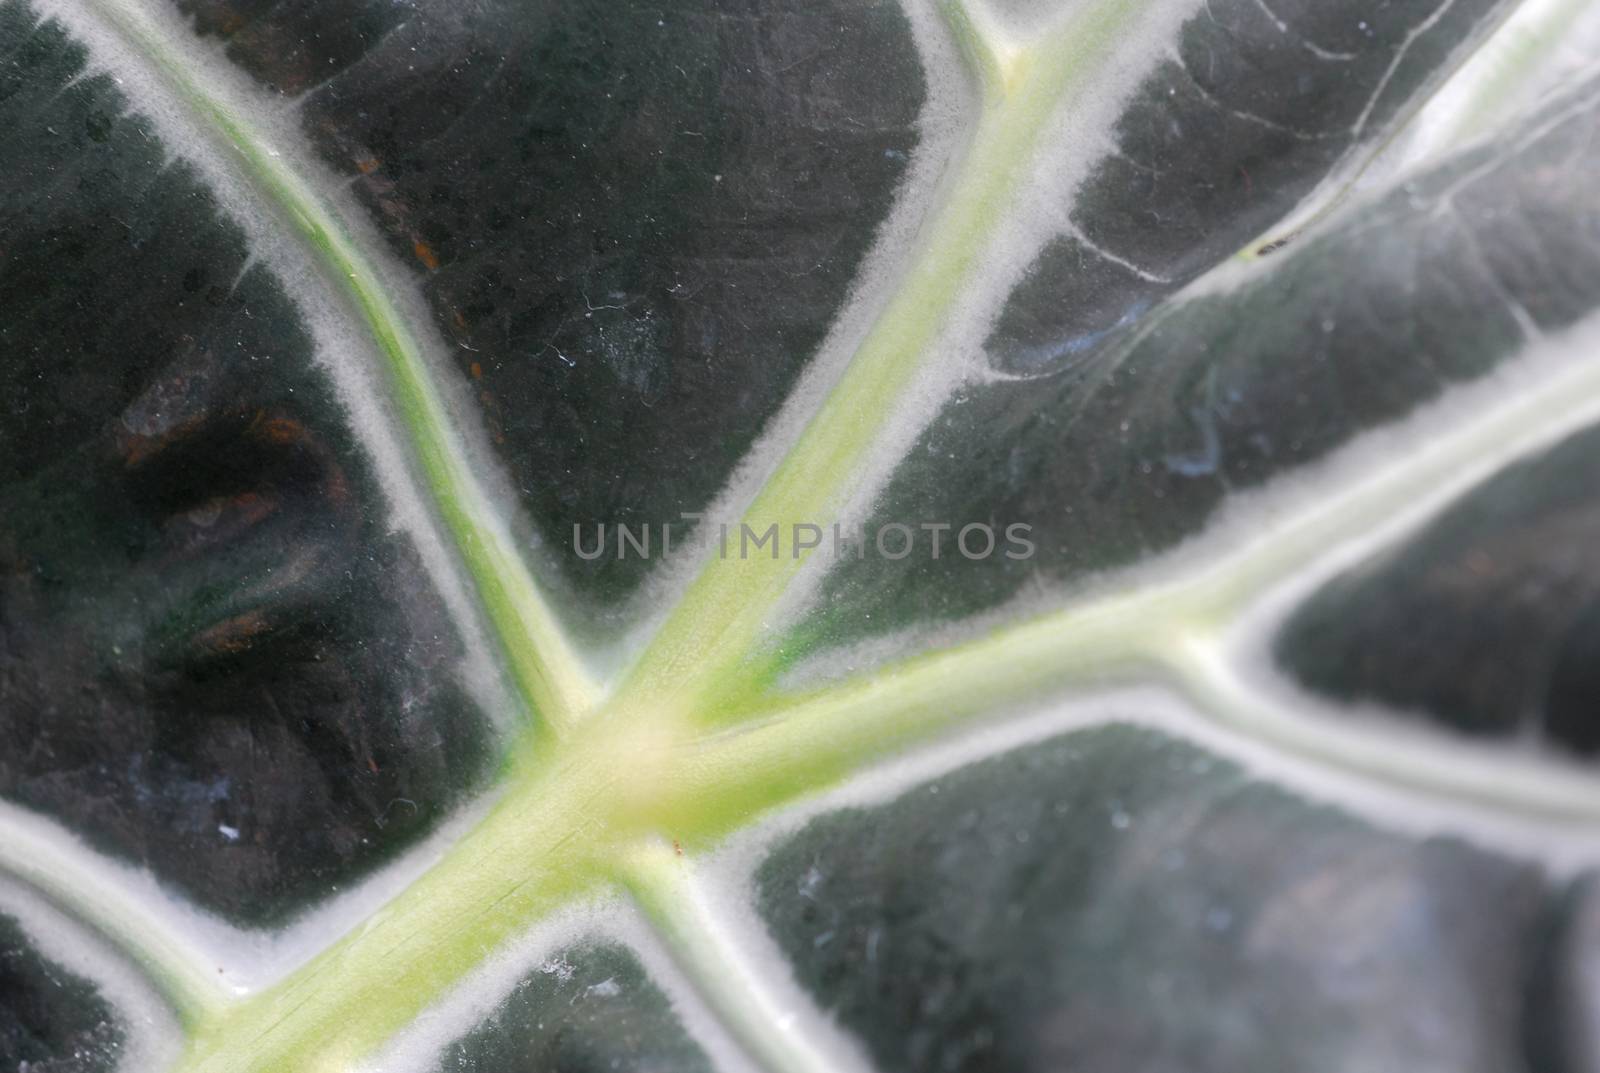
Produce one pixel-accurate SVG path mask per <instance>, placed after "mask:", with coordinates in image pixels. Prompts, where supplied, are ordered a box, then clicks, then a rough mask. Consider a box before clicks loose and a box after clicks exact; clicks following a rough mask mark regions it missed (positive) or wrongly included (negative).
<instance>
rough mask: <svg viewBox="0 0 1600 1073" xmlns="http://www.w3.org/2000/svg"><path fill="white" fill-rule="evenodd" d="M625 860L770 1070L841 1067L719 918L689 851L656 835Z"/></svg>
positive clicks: (678, 950) (685, 961)
mask: <svg viewBox="0 0 1600 1073" xmlns="http://www.w3.org/2000/svg"><path fill="white" fill-rule="evenodd" d="M619 864H620V867H619V871H620V872H621V873H622V878H623V882H624V883H625V884H626V886H627V889H628V892H629V893H630V894H631V895H632V896H633V898H634V901H636V902H637V903H638V904H639V906H640V907H641V908H642V909H643V910H644V911H645V913H646V915H647V916H648V917H649V919H650V922H651V924H652V925H653V926H654V927H655V930H656V931H657V932H658V933H659V934H660V935H661V936H662V937H663V938H664V939H665V940H666V944H667V948H668V950H669V951H670V952H671V954H672V957H673V959H674V960H675V961H676V962H677V964H678V967H679V968H680V969H681V970H682V971H683V972H684V973H685V975H687V976H688V977H689V979H690V980H691V981H692V982H693V983H694V985H695V986H696V987H697V988H698V989H699V991H700V994H701V997H702V998H703V999H704V1000H705V1002H706V1004H707V1005H709V1006H710V1007H711V1009H712V1010H713V1011H714V1012H715V1013H716V1014H717V1016H718V1018H719V1019H720V1020H721V1023H722V1024H723V1026H724V1027H725V1028H727V1029H728V1031H729V1033H730V1034H731V1035H732V1036H733V1037H734V1038H735V1039H736V1040H737V1041H738V1042H739V1044H740V1046H742V1047H743V1048H744V1050H745V1051H746V1052H747V1053H748V1054H749V1055H750V1056H751V1057H753V1058H754V1059H755V1060H756V1061H757V1062H758V1063H759V1064H760V1066H761V1068H762V1069H764V1070H767V1071H768V1073H838V1070H837V1069H836V1067H835V1066H834V1065H833V1063H832V1062H830V1060H829V1059H828V1057H827V1056H826V1055H824V1054H823V1053H821V1052H820V1051H819V1050H818V1048H817V1047H816V1046H815V1041H813V1040H811V1039H810V1038H808V1037H807V1035H806V1029H807V1027H808V1026H807V1025H806V1023H805V1022H804V1021H802V1020H800V1019H798V1018H794V1017H790V1016H786V1015H785V1012H784V1010H783V1008H782V1007H781V1006H780V1005H779V1000H778V999H776V998H775V997H774V995H773V994H772V992H771V991H770V989H769V987H768V984H767V982H766V981H764V980H762V979H761V976H760V973H759V972H758V971H757V970H756V969H755V968H754V967H753V966H751V965H750V964H749V963H748V961H747V958H746V954H745V952H744V951H741V950H740V949H739V948H738V945H737V943H736V942H735V940H734V937H733V936H732V935H730V934H728V933H727V931H726V927H725V925H726V922H725V921H721V920H718V919H716V917H715V914H714V913H713V911H712V907H711V906H709V905H707V904H706V903H705V901H704V899H703V898H702V897H701V895H700V894H699V893H698V892H697V891H696V890H695V889H694V881H693V876H692V874H691V871H690V864H689V860H688V859H687V858H685V857H682V856H679V855H678V854H677V853H676V852H674V851H673V849H672V848H671V847H670V846H667V845H666V844H664V843H662V842H659V841H650V842H645V843H642V844H641V845H639V846H637V847H635V848H634V849H632V850H631V851H630V852H628V853H626V854H624V855H622V859H621V861H620V862H619Z"/></svg>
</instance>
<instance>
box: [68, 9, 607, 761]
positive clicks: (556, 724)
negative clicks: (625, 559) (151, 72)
mask: <svg viewBox="0 0 1600 1073" xmlns="http://www.w3.org/2000/svg"><path fill="white" fill-rule="evenodd" d="M89 3H90V6H91V7H92V8H93V9H94V10H95V11H97V12H98V13H99V14H100V16H101V18H102V20H103V21H104V22H105V23H106V24H107V25H108V26H109V27H110V28H111V29H112V30H113V31H114V32H115V33H117V35H118V36H119V37H120V38H121V39H122V40H123V41H125V42H126V43H127V44H128V45H129V46H131V47H132V48H133V49H135V50H136V51H137V52H138V53H139V54H140V55H142V56H144V57H146V58H147V59H148V61H149V62H150V63H151V65H152V66H153V67H154V68H155V69H156V70H157V71H158V72H159V74H160V76H161V77H162V78H163V79H164V80H165V81H166V83H167V84H168V86H169V87H170V89H171V90H172V91H173V92H174V93H175V94H176V95H177V96H178V97H179V98H181V99H182V100H183V101H185V102H187V104H188V105H189V106H190V107H191V108H192V109H193V111H194V112H195V114H196V118H197V119H198V121H199V122H198V124H197V125H199V126H201V127H202V128H208V129H209V130H210V131H214V132H216V133H217V134H219V135H220V136H221V138H222V139H224V140H225V141H226V143H227V145H228V146H229V147H230V148H232V149H233V150H234V151H236V152H237V153H238V155H239V157H240V158H241V159H242V161H243V163H244V168H243V169H242V170H243V171H244V172H245V173H246V175H247V177H248V178H249V179H250V180H251V181H252V182H253V183H254V185H255V186H256V187H257V188H258V189H259V190H260V191H261V193H262V194H263V195H264V196H265V198H266V199H267V201H268V202H269V203H271V204H273V205H276V206H277V207H278V208H279V209H280V210H281V212H282V216H283V218H284V219H285V220H286V221H287V222H288V223H289V224H290V225H291V226H292V228H293V229H294V231H295V233H297V234H298V235H299V236H300V238H301V239H302V240H304V242H305V243H306V244H307V245H308V246H309V247H310V248H311V249H312V250H313V251H314V253H315V256H316V257H317V258H318V259H319V260H320V262H321V263H322V265H323V266H324V268H325V269H326V271H327V272H328V273H329V274H330V275H331V276H332V277H333V278H335V279H337V280H338V281H339V283H340V284H341V285H342V287H343V289H344V291H345V293H346V294H347V295H348V297H349V299H350V300H351V301H352V303H353V304H354V306H355V309H356V311H357V312H358V313H359V315H360V317H361V319H362V321H363V322H364V324H365V326H366V329H367V331H368V333H369V334H370V335H371V337H372V339H373V341H374V342H375V343H376V344H377V347H378V349H379V351H380V352H381V353H382V355H383V358H384V361H385V364H386V366H387V369H388V373H389V377H388V379H389V383H390V385H391V387H392V391H393V395H394V399H395V401H396V403H397V404H398V408H399V410H400V413H401V415H402V417H403V419H404V421H405V426H406V431H407V432H408V433H409V442H410V445H411V447H412V449H413V451H414V455H415V459H416V463H417V465H418V467H419V469H420V471H421V473H422V476H423V478H424V480H425V481H426V485H427V489H428V491H429V493H430V494H431V496H432V500H433V504H434V506H435V508H436V510H437V512H438V515H439V517H440V519H441V520H442V521H443V522H444V525H445V528H446V529H447V531H448V532H449V534H450V536H451V537H452V538H453V542H454V545H455V547H456V548H457V550H458V551H459V554H460V556H461V560H462V562H463V563H464V565H465V566H466V569H467V571H468V573H469V575H470V576H471V579H472V582H473V585H474V587H475V589H476V591H477V595H478V598H479V600H480V602H481V604H482V606H483V609H484V612H485V614H486V615H487V617H488V620H489V623H490V625H491V626H492V627H493V632H494V634H495V635H496V637H497V638H498V640H499V643H500V648H501V650H502V654H503V656H504V660H505V664H506V669H507V671H508V672H509V675H510V678H511V680H512V683H513V685H514V686H515V688H516V690H517V692H518V694H519V695H520V698H521V700H522V701H523V702H524V703H525V704H526V705H527V706H528V708H529V710H530V712H531V713H532V714H533V716H534V717H535V718H536V719H537V726H538V727H539V728H540V729H541V730H543V731H554V732H556V733H560V732H561V731H562V729H563V728H564V727H566V726H567V725H568V724H570V723H571V722H572V721H573V720H574V719H575V718H576V717H577V716H578V715H579V714H580V713H582V712H584V711H586V710H588V709H589V708H590V707H591V705H592V704H593V702H594V700H595V698H596V697H597V696H598V692H599V691H598V688H597V687H596V685H595V684H594V683H593V682H592V681H591V679H590V676H589V673H588V671H587V669H586V668H585V665H584V663H583V661H582V659H581V658H580V657H579V655H578V654H577V652H576V651H575V650H574V649H573V648H572V646H571V644H570V643H569V641H568V638H567V636H566V634H565V632H564V631H563V629H562V627H561V624H560V622H559V621H558V619H557V616H556V613H555V611H554V610H553V609H552V608H551V607H550V605H549V604H548V603H547V601H546V600H545V598H544V596H543V594H542V593H541V592H540V589H539V586H538V584H537V583H536V582H535V581H534V579H533V577H532V576H531V575H530V574H529V573H528V570H527V567H526V565H525V564H524V562H523V560H522V558H521V556H520V555H519V554H518V553H517V549H516V548H515V547H514V546H513V545H512V544H511V542H510V538H509V536H508V535H507V532H506V530H505V528H504V527H503V526H502V525H501V524H500V523H499V522H498V521H497V519H496V516H495V513H494V511H493V510H492V508H491V507H490V505H489V501H488V497H487V495H486V494H485V492H484V489H483V486H482V484H481V483H480V482H479V481H478V479H477V477H476V475H475V474H474V473H473V472H472V470H471V469H470V467H469V465H468V463H467V461H466V459H467V458H469V457H470V456H469V454H468V453H467V452H466V450H465V449H464V447H463V444H462V443H461V441H460V436H459V433H458V432H457V431H456V430H455V429H454V427H453V425H452V422H451V419H450V416H449V414H448V413H447V412H446V408H445V405H444V403H443V401H442V398H441V395H440V391H439V388H438V386H437V385H436V384H435V383H434V382H433V373H432V372H431V371H430V369H429V367H428V362H427V360H426V359H425V357H424V356H423V353H422V348H421V347H420V346H419V344H418V342H417V337H416V335H415V333H414V331H413V329H412V327H411V326H410V324H409V322H408V320H407V318H406V316H405V315H404V314H403V313H402V312H401V311H400V309H399V308H398V307H397V306H396V305H395V301H394V299H393V298H392V297H391V296H390V295H389V294H388V293H387V292H386V290H385V288H384V285H383V283H382V281H381V279H380V276H379V273H378V271H377V269H376V268H375V267H374V266H373V264H372V263H371V261H370V259H369V258H368V257H367V255H365V254H364V253H363V252H362V250H361V249H360V247H359V245H358V243H357V242H356V240H355V239H354V238H353V237H352V235H351V233H350V229H349V228H348V227H347V226H346V224H345V223H344V221H343V220H342V218H341V216H340V212H339V210H338V209H337V208H335V207H333V206H332V205H331V204H330V203H329V202H328V201H327V199H326V198H325V197H323V196H322V195H320V194H318V193H317V192H316V191H315V190H314V189H313V188H312V187H311V185H310V184H309V183H308V182H307V181H306V180H305V179H304V178H303V177H302V176H300V175H298V174H297V173H296V172H295V171H294V169H293V168H292V167H291V166H290V164H289V163H288V160H289V157H288V156H286V155H281V154H279V153H277V152H275V151H274V150H273V149H272V148H271V146H270V139H269V138H268V137H267V136H266V135H265V134H264V133H263V132H262V131H260V130H258V129H256V128H255V126H254V125H253V124H251V123H250V121H249V120H248V119H247V118H245V117H244V116H242V115H240V114H238V113H237V112H236V111H235V110H233V109H231V108H229V107H228V106H227V104H226V103H224V102H223V101H222V100H220V99H218V97H217V96H216V95H214V94H212V93H209V92H207V90H206V88H205V87H204V86H202V85H201V84H200V83H199V82H198V81H197V80H196V78H195V75H194V71H193V70H192V69H191V68H190V67H188V66H186V65H185V64H184V63H182V62H181V60H180V59H179V57H178V56H177V55H176V54H175V53H174V52H173V51H172V50H170V49H168V48H167V47H165V45H164V44H163V43H162V40H161V38H160V36H159V35H158V33H157V32H156V31H155V30H154V29H153V28H152V27H151V26H150V25H149V24H148V23H147V22H146V21H145V19H144V18H143V17H142V16H141V15H140V13H139V12H138V11H137V10H135V9H134V8H133V7H132V6H131V5H130V4H128V3H126V2H125V0H89Z"/></svg>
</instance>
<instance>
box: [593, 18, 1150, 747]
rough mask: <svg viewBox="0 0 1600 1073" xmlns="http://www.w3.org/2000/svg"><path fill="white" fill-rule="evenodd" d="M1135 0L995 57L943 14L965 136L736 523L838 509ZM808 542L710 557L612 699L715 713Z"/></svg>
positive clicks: (759, 523)
mask: <svg viewBox="0 0 1600 1073" xmlns="http://www.w3.org/2000/svg"><path fill="white" fill-rule="evenodd" d="M1149 2H1150V0H1098V2H1096V3H1094V4H1091V5H1089V6H1087V7H1085V8H1084V9H1083V10H1082V11H1081V12H1080V13H1079V14H1078V15H1077V16H1076V17H1075V18H1073V19H1071V20H1070V21H1069V22H1068V23H1067V24H1066V25H1065V26H1063V27H1061V28H1059V29H1056V30H1054V31H1052V32H1051V33H1049V34H1048V35H1046V36H1045V37H1044V39H1043V40H1041V41H1040V42H1038V43H1037V44H1035V46H1034V47H1032V48H1030V49H1028V50H1025V51H1019V52H1017V53H1015V54H1014V55H1013V56H1011V57H1010V58H1009V63H1007V62H1006V59H1005V58H1003V57H999V56H997V55H996V54H995V53H994V52H992V51H991V50H989V49H988V48H987V47H985V45H984V43H983V42H981V41H978V40H975V35H976V33H977V31H976V29H975V27H974V26H973V24H972V23H971V22H970V21H969V20H967V19H965V18H964V17H963V18H951V20H950V21H951V22H952V25H953V28H954V29H955V31H956V33H957V35H958V36H959V37H960V38H961V39H962V40H963V41H964V42H965V43H966V47H965V48H964V51H965V52H966V53H967V56H968V60H969V62H971V63H972V64H974V66H976V67H977V68H978V70H979V72H980V80H981V81H982V82H983V84H984V87H985V90H986V92H985V98H986V107H985V110H984V114H983V116H982V118H981V119H980V121H979V123H978V127H977V131H976V134H975V137H974V140H973V143H972V145H971V147H970V148H969V150H968V151H967V154H966V156H965V159H964V160H963V162H962V166H961V169H960V171H959V173H958V176H957V178H956V180H955V181H954V183H953V184H952V186H951V189H950V191H949V193H948V195H947V197H946V199H945V201H944V203H943V205H942V207H941V208H940V210H939V212H938V214H937V216H936V217H935V218H934V219H933V220H932V221H931V223H930V226H929V227H928V230H927V237H926V238H925V239H924V240H923V241H922V243H921V246H920V248H919V249H918V251H917V252H916V254H915V256H914V258H913V260H912V263H911V265H910V266H909V268H908V270H907V272H906V275H905V277H904V279H903V282H902V284H901V286H900V288H899V289H898V291H897V292H896V293H895V294H894V295H893V297H891V298H890V299H889V301H888V303H887V304H886V306H885V307H884V309H883V312H882V313H881V314H880V315H879V317H878V319H877V321H876V322H875V323H874V325H873V327H872V329H871V330H870V331H869V332H868V334H867V336H866V338H865V339H864V340H863V342H862V344H861V346H860V348H859V349H858V350H857V351H856V353H855V355H854V357H853V358H852V360H851V362H850V365H849V366H848V368H847V369H846V370H845V373H844V375H843V376H842V377H841V379H840V381H839V383H838V384H837V385H836V386H835V387H834V389H833V391H832V392H831V393H830V394H829V395H828V397H827V399H826V401H825V402H824V403H823V405H822V408H821V409H820V410H819V411H818V413H817V414H816V416H815V417H813V418H812V420H811V422H810V424H809V425H808V426H807V427H806V429H805V430H804V432H803V433H802V434H801V436H800V439H799V441H798V442H797V443H796V444H795V445H794V447H793V448H792V450H791V451H790V452H789V453H788V454H787V455H786V456H785V457H784V458H783V460H782V462H780V463H779V465H778V467H777V469H776V471H775V472H774V473H773V475H772V477H771V478H770V479H769V480H768V482H767V483H766V484H765V485H764V486H763V487H762V488H761V490H760V491H759V492H758V493H757V495H756V497H755V499H754V501H753V502H752V503H751V504H750V506H749V507H748V509H747V510H746V512H745V514H744V516H743V518H742V519H741V525H743V526H748V527H749V528H750V530H751V531H752V532H754V533H757V534H761V533H764V532H766V531H767V529H768V528H769V527H770V526H773V525H776V526H777V527H778V532H779V535H780V538H781V537H782V535H783V534H785V533H787V532H789V531H790V527H791V526H792V525H794V524H796V523H813V524H817V525H820V526H827V525H829V524H831V523H832V522H834V521H836V520H837V519H838V518H839V516H840V514H841V511H842V509H843V507H844V506H845V503H846V501H847V500H848V499H849V497H850V495H851V493H852V492H853V491H854V490H855V489H856V487H857V485H858V481H859V476H860V473H861V471H862V469H863V467H864V466H865V464H866V463H867V460H868V456H869V455H870V453H871V450H872V447H873V445H874V444H875V443H876V442H877V441H878V440H879V439H880V437H881V436H882V434H883V432H884V430H885V428H886V426H887V425H888V424H889V423H890V422H891V421H892V420H893V419H894V417H895V415H896V413H897V411H898V409H899V406H900V404H901V403H902V402H903V400H904V397H905V394H906V388H907V387H908V385H910V384H911V382H912V381H913V379H914V378H915V377H916V376H917V375H918V374H919V373H920V372H922V371H923V369H924V367H925V366H926V365H927V364H928V363H929V362H930V361H936V360H939V357H940V355H938V354H937V353H934V352H932V345H933V344H934V343H935V342H936V341H937V340H938V337H939V335H940V332H941V330H942V328H943V327H944V324H945V320H946V317H947V316H948V314H949V313H950V311H951V310H952V308H953V307H954V306H955V305H956V303H957V300H958V298H959V296H960V294H961V292H962V290H963V288H964V286H965V284H966V283H967V281H968V280H969V279H970V278H971V277H972V275H973V272H974V271H975V269H976V268H977V267H978V266H979V265H980V263H981V261H982V258H983V255H984V253H985V252H986V251H987V249H988V246H989V243H990V241H991V240H992V238H993V235H994V231H995V225H996V223H997V222H998V220H999V218H1000V216H1001V215H1002V213H1003V212H1004V211H1005V208H1006V206H1007V204H1008V203H1009V201H1010V197H1009V195H1010V193H1011V192H1012V191H1013V190H1014V188H1015V187H1016V185H1017V183H1018V182H1019V181H1020V180H1021V178H1022V173H1023V172H1024V170H1025V169H1026V167H1027V165H1028V164H1029V162H1030V160H1031V159H1032V157H1033V155H1034V151H1035V149H1036V147H1037V144H1038V141H1039V137H1040V134H1041V132H1042V130H1043V128H1044V126H1045V124H1046V122H1047V121H1048V120H1049V118H1050V117H1051V115H1052V114H1053V113H1054V112H1055V109H1056V106H1057V104H1058V103H1059V102H1060V100H1061V99H1062V98H1063V97H1064V96H1067V95H1069V94H1071V93H1072V92H1074V91H1076V90H1080V89H1083V88H1084V87H1086V86H1087V85H1089V84H1092V82H1093V80H1094V77H1095V75H1096V74H1097V73H1099V72H1100V71H1101V69H1102V68H1103V67H1104V65H1105V63H1106V62H1107V61H1108V60H1110V59H1112V58H1114V57H1115V56H1116V55H1117V53H1116V50H1115V49H1114V48H1113V45H1114V44H1115V39H1116V37H1117V35H1118V32H1119V31H1123V32H1125V31H1126V28H1127V25H1128V22H1129V19H1130V16H1131V15H1132V14H1133V13H1134V12H1136V11H1138V10H1139V9H1140V8H1145V7H1148V6H1149ZM953 10H954V11H955V12H957V13H959V12H960V9H959V7H955V8H953ZM741 531H742V530H741ZM810 554H811V553H810V552H804V553H801V554H799V555H795V554H790V553H789V552H788V551H787V549H784V550H782V552H781V553H780V554H779V555H777V556H776V557H771V558H769V557H766V556H765V555H753V556H751V557H749V558H745V557H743V556H740V555H719V556H717V557H714V558H712V559H711V560H710V562H709V563H708V565H707V566H706V567H705V568H704V569H703V571H702V572H701V574H700V575H699V576H698V577H697V578H696V579H695V581H694V582H692V583H691V585H690V587H689V589H688V590H687V592H686V593H685V594H684V597H683V599H682V600H681V601H680V602H679V604H678V605H677V607H676V608H675V609H674V610H673V612H672V614H671V615H670V617H668V619H667V620H666V622H665V623H664V624H663V626H662V627H661V629H660V631H659V632H658V633H657V635H656V637H655V638H654V639H653V641H652V642H651V644H650V646H649V647H648V648H647V649H646V650H645V652H644V654H643V655H642V656H641V657H640V659H639V661H638V663H637V664H636V665H635V667H634V669H633V671H632V672H631V674H630V675H629V677H628V679H627V681H626V682H624V684H623V687H622V691H621V694H620V697H619V700H618V703H617V708H618V710H619V711H622V712H627V711H630V710H633V709H635V708H643V707H646V706H649V707H653V708H657V709H659V708H661V707H667V708H669V709H671V710H673V711H676V712H684V713H687V712H693V713H695V717H696V718H697V719H698V720H700V721H702V722H718V721H721V720H722V719H724V718H725V717H726V716H727V714H729V713H728V712H727V711H725V710H723V709H724V707H725V705H726V704H727V702H728V701H730V700H731V701H733V702H735V703H736V702H737V701H738V700H739V699H740V695H739V692H738V690H737V688H734V689H729V688H728V687H729V685H730V684H731V683H733V682H735V681H736V680H737V677H738V674H739V669H740V664H741V663H743V662H744V661H745V660H746V659H747V657H749V655H750V654H751V651H752V649H753V648H754V646H755V645H757V644H759V643H760V641H761V639H762V638H763V636H764V634H765V632H766V626H767V623H768V622H769V620H770V619H771V617H772V615H773V612H774V610H775V608H776V607H777V605H778V602H779V600H780V599H781V598H782V596H783V595H784V593H785V592H786V591H787V589H788V588H789V585H790V582H792V581H793V580H794V578H795V576H796V575H797V574H798V573H799V572H800V570H801V569H802V568H803V567H804V565H805V562H806V560H807V559H808V558H809V556H810ZM719 701H720V702H721V703H719Z"/></svg>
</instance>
